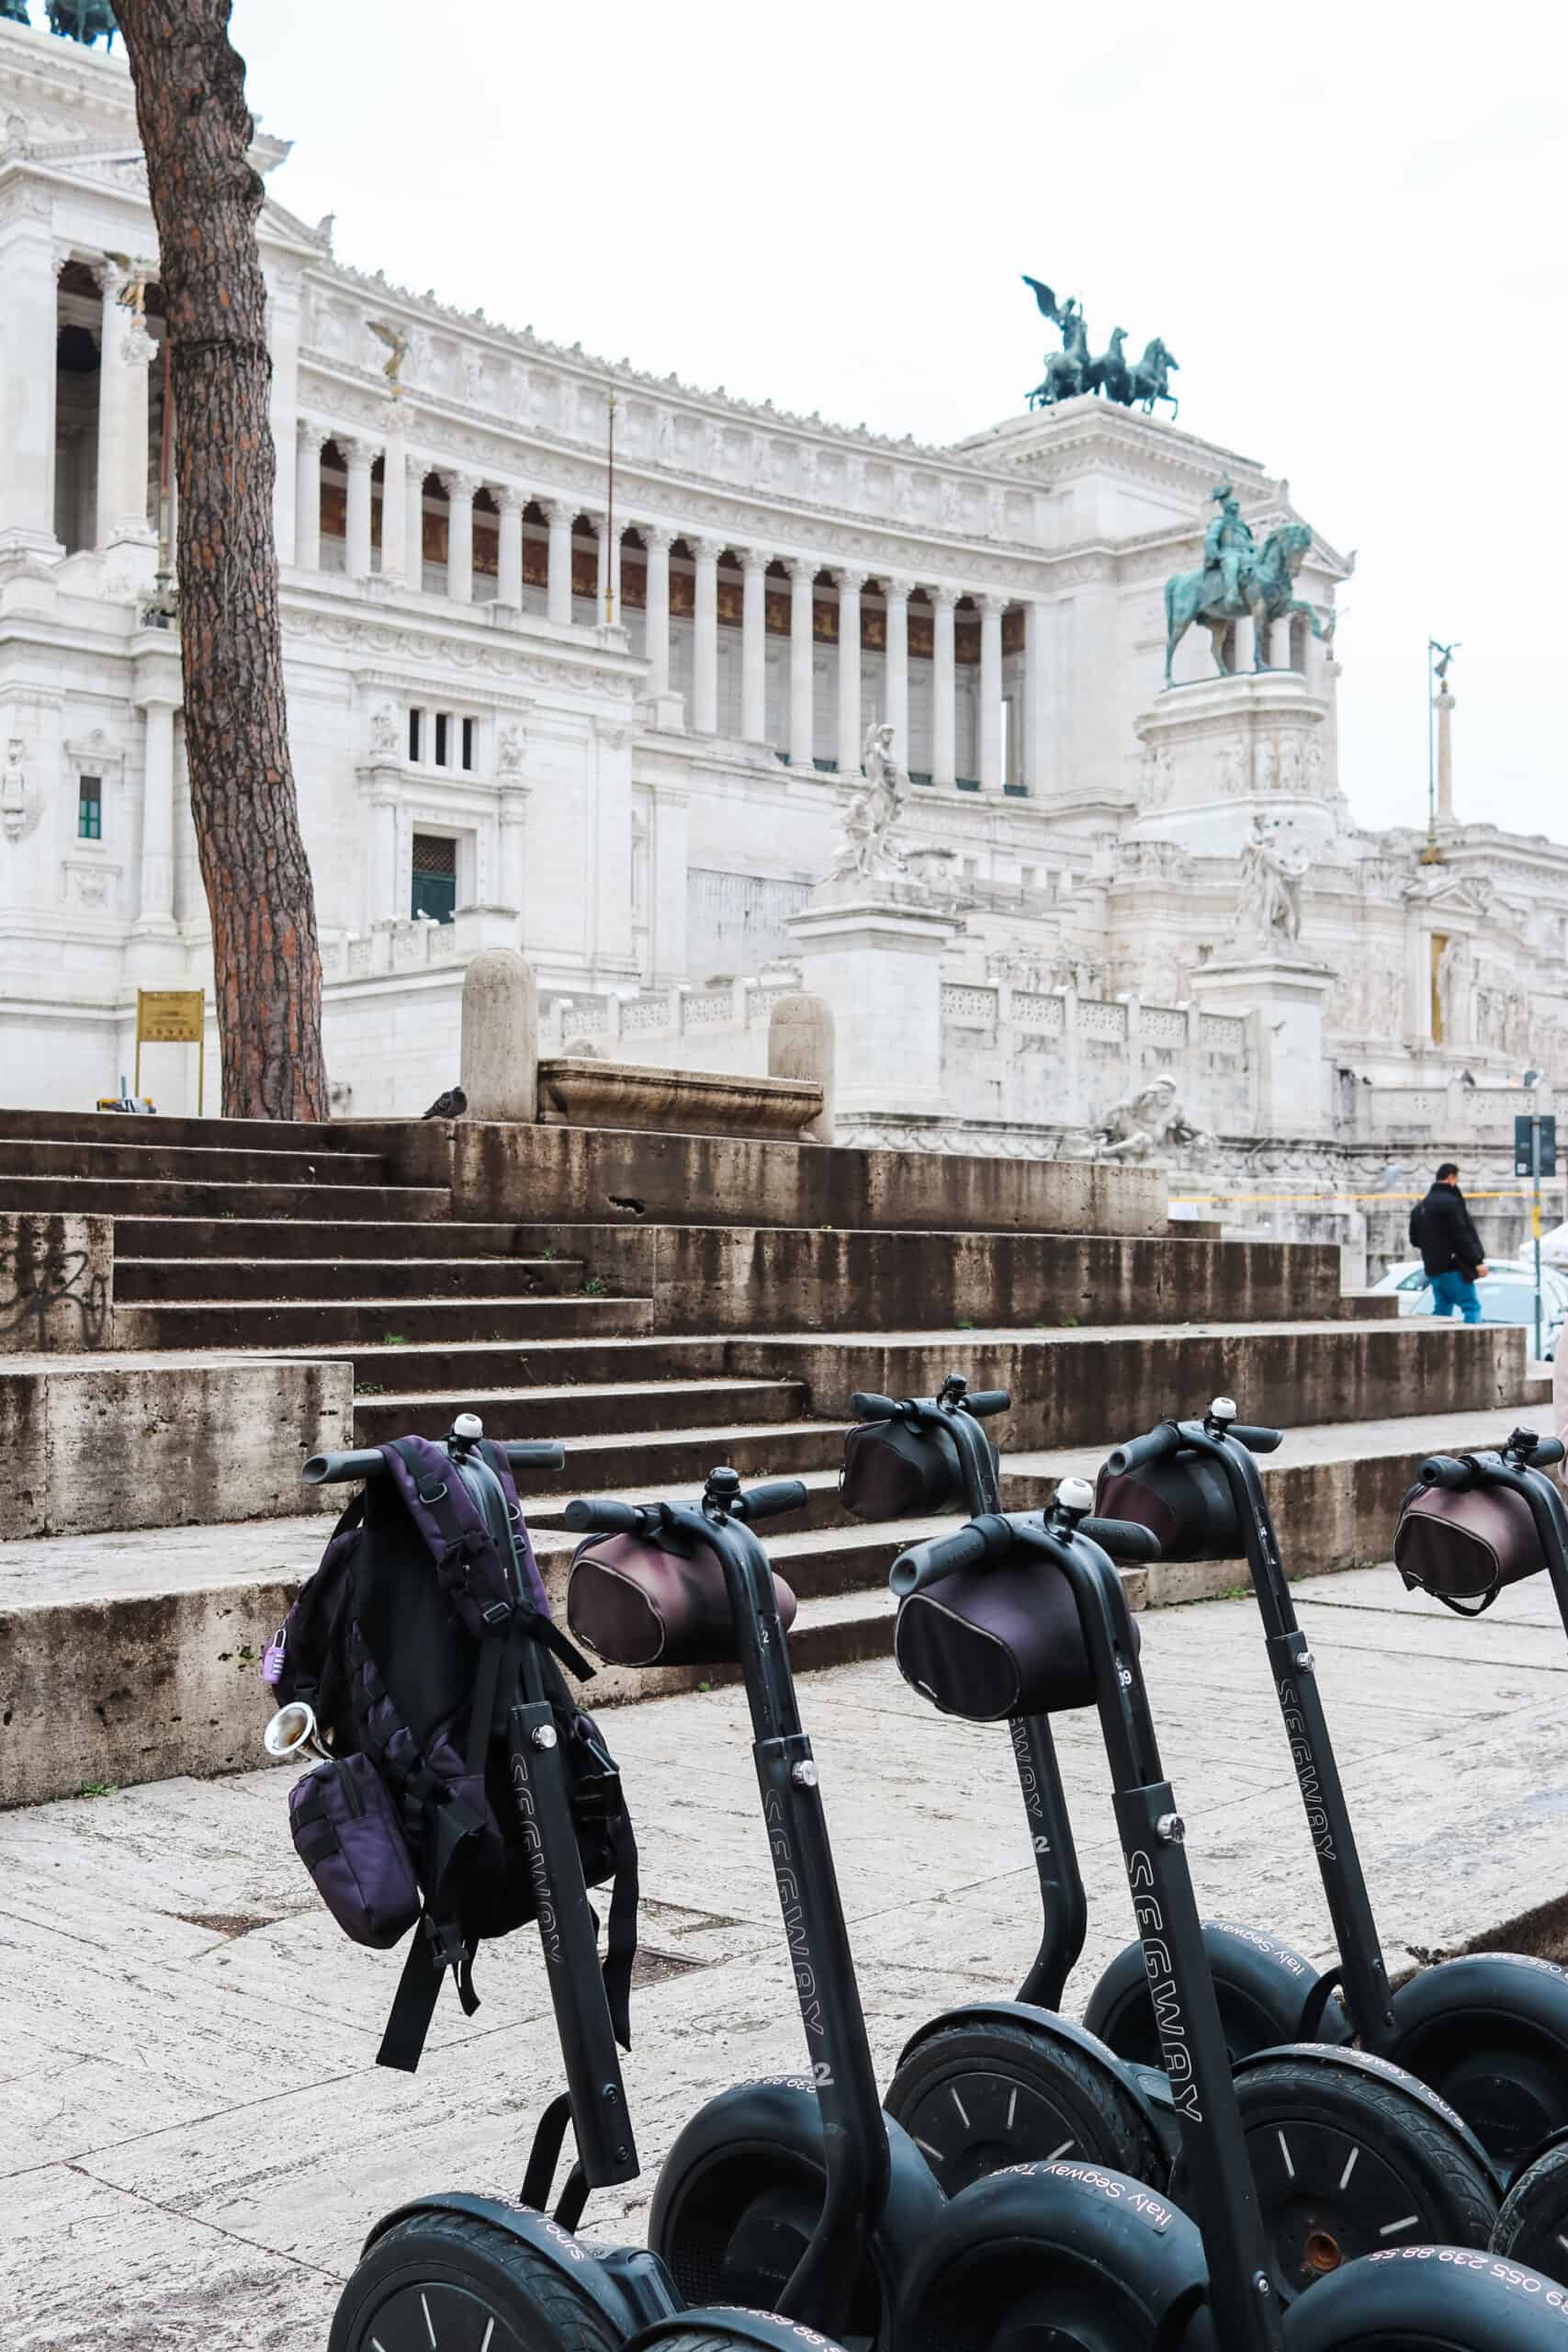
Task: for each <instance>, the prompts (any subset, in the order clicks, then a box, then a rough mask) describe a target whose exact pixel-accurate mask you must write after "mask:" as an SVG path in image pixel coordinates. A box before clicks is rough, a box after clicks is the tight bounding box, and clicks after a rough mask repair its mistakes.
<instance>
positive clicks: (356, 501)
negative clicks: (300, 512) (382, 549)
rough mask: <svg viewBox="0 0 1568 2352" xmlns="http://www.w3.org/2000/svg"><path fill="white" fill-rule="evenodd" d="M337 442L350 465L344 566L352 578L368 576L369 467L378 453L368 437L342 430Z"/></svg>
mask: <svg viewBox="0 0 1568 2352" xmlns="http://www.w3.org/2000/svg"><path fill="white" fill-rule="evenodd" d="M337 446H338V447H339V448H340V449H341V450H342V451H343V458H344V465H345V466H346V467H347V469H348V503H347V519H346V521H345V523H344V542H345V544H344V570H345V571H347V573H348V576H349V578H350V579H351V580H367V579H368V578H369V576H370V469H371V466H372V465H373V464H374V462H375V454H376V453H375V451H374V450H373V449H372V448H371V447H370V444H369V443H368V441H358V440H349V439H346V438H345V437H344V435H341V434H340V435H338V445H337Z"/></svg>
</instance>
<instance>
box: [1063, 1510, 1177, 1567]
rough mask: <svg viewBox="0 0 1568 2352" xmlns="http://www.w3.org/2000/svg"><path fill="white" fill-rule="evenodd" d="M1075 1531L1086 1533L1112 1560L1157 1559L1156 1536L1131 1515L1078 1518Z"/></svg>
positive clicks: (1092, 1542) (1158, 1553)
mask: <svg viewBox="0 0 1568 2352" xmlns="http://www.w3.org/2000/svg"><path fill="white" fill-rule="evenodd" d="M1073 1532H1074V1534H1075V1535H1087V1536H1088V1537H1089V1542H1090V1543H1091V1544H1099V1546H1100V1550H1101V1551H1102V1552H1109V1553H1110V1555H1111V1558H1112V1559H1113V1560H1157V1559H1158V1558H1159V1556H1160V1549H1159V1537H1158V1536H1157V1535H1156V1533H1155V1532H1154V1529H1153V1528H1152V1527H1144V1526H1141V1525H1140V1524H1139V1522H1138V1521H1136V1520H1135V1519H1080V1520H1079V1521H1078V1523H1077V1527H1076V1528H1075V1529H1074V1530H1073Z"/></svg>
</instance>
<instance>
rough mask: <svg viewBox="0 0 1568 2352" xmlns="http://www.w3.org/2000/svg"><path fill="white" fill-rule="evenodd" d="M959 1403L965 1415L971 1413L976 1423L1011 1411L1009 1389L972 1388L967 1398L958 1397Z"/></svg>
mask: <svg viewBox="0 0 1568 2352" xmlns="http://www.w3.org/2000/svg"><path fill="white" fill-rule="evenodd" d="M959 1402H960V1404H961V1405H962V1406H963V1408H964V1411H965V1412H966V1413H973V1414H974V1416H975V1418H976V1420H977V1421H983V1420H987V1419H989V1417H990V1415H991V1414H993V1413H1007V1412H1010V1411H1011V1409H1012V1391H1011V1389H1010V1388H972V1389H971V1390H970V1391H969V1394H968V1396H967V1397H960V1399H959Z"/></svg>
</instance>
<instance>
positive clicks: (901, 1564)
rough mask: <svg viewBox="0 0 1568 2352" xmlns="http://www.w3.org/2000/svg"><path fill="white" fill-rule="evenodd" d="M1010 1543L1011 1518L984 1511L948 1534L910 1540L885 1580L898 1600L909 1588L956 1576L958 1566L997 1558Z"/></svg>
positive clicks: (919, 1588)
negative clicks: (982, 1515) (913, 1541)
mask: <svg viewBox="0 0 1568 2352" xmlns="http://www.w3.org/2000/svg"><path fill="white" fill-rule="evenodd" d="M1012 1543H1013V1532H1012V1523H1011V1521H1010V1520H1008V1519H1005V1518H1003V1517H1002V1516H1001V1514H1000V1513H999V1512H987V1515H986V1517H985V1518H984V1519H972V1520H971V1521H970V1522H969V1524H968V1526H967V1527H960V1528H958V1529H957V1530H955V1532H953V1534H952V1535H932V1536H929V1537H928V1538H927V1540H926V1542H925V1543H923V1544H910V1546H909V1548H908V1551H907V1552H900V1553H899V1555H898V1557H897V1559H896V1560H895V1561H894V1563H893V1566H892V1567H891V1568H890V1569H889V1571H888V1576H887V1581H888V1584H889V1586H890V1587H891V1588H892V1589H893V1591H894V1592H896V1593H897V1596H898V1598H899V1600H908V1598H909V1595H910V1594H911V1593H912V1592H924V1591H925V1589H926V1588H927V1586H928V1585H933V1584H941V1582H942V1578H943V1577H951V1576H956V1575H957V1573H958V1571H959V1569H960V1568H977V1567H979V1566H981V1565H982V1563H983V1562H985V1561H987V1560H994V1559H999V1558H1000V1556H1001V1555H1002V1554H1003V1553H1004V1552H1007V1551H1009V1550H1010V1549H1011V1546H1012Z"/></svg>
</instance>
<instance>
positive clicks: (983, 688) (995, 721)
mask: <svg viewBox="0 0 1568 2352" xmlns="http://www.w3.org/2000/svg"><path fill="white" fill-rule="evenodd" d="M329 439H331V440H333V441H334V442H335V444H336V447H337V448H338V449H339V451H340V452H341V453H342V456H343V458H344V465H345V467H346V469H347V476H348V492H347V500H346V521H345V531H346V568H347V571H348V573H349V576H350V577H351V578H356V579H357V578H363V577H364V576H366V575H367V573H368V572H369V571H370V569H371V484H370V477H371V469H372V467H373V465H374V463H375V460H376V458H377V457H378V455H381V454H383V452H382V451H381V449H380V448H379V447H378V445H374V444H372V443H370V442H368V441H365V440H360V439H355V438H354V437H353V436H350V435H344V434H333V435H329V434H328V433H326V432H324V431H323V430H322V429H321V427H320V426H316V425H305V424H302V425H301V426H300V452H299V458H300V462H299V475H298V482H299V511H298V515H297V518H296V541H295V553H296V560H297V561H298V562H299V564H300V565H302V566H303V567H304V568H305V569H306V570H312V569H315V568H317V567H319V565H320V562H321V451H322V449H323V448H324V447H325V446H326V443H327V441H328V440H329ZM384 460H385V462H384V469H383V481H382V490H381V502H382V503H381V570H382V571H383V573H384V574H387V575H389V576H392V577H401V578H403V579H405V580H406V581H407V582H409V583H410V585H412V586H414V587H417V586H418V585H419V584H420V582H421V581H422V579H423V561H424V553H423V539H424V514H423V497H424V483H425V481H426V479H427V476H428V475H429V474H430V473H431V472H432V471H434V472H436V474H437V478H438V480H439V481H441V483H442V485H443V487H444V488H445V490H446V498H447V555H446V594H447V595H448V596H449V597H451V598H452V599H453V601H454V602H455V603H457V604H464V605H466V604H469V603H471V602H472V601H473V594H474V574H473V545H474V499H475V496H476V494H477V492H478V491H479V488H480V486H481V478H480V477H479V475H477V474H470V473H465V472H462V471H457V470H453V469H446V468H442V469H434V468H431V467H429V466H427V465H426V463H425V461H424V459H423V458H410V457H408V456H406V454H405V453H404V451H403V450H402V448H401V447H400V446H399V445H397V444H396V443H391V444H389V445H388V446H387V447H386V448H385V451H384ZM491 494H492V496H493V497H494V499H495V502H496V504H497V507H498V509H499V519H500V549H499V557H498V578H497V583H496V595H497V601H498V602H499V603H500V604H502V605H510V606H512V607H513V608H515V609H520V608H521V605H522V602H523V510H524V508H525V505H529V504H532V505H533V506H535V507H536V509H537V510H539V511H542V512H543V513H544V515H545V516H546V519H547V527H548V533H549V549H548V569H547V591H546V612H547V617H548V618H549V619H550V620H551V621H552V622H555V623H558V624H563V625H564V624H568V623H570V620H571V617H572V572H571V542H572V528H573V525H574V524H575V522H576V520H577V516H578V515H579V513H580V512H581V511H582V510H581V509H580V508H579V507H578V506H577V505H576V504H575V503H573V502H572V501H570V499H560V498H555V499H551V498H539V499H529V498H528V497H526V495H525V492H523V491H521V490H520V489H517V488H516V487H514V486H513V485H511V484H506V485H502V486H500V487H494V486H491ZM626 527H628V528H635V529H636V530H637V534H638V536H639V537H640V538H641V539H642V542H643V546H644V548H645V550H646V554H647V562H648V575H647V593H646V607H645V616H646V651H647V660H648V664H649V690H650V692H651V693H652V694H653V695H667V694H668V693H669V691H670V553H671V548H672V547H673V545H674V542H675V538H676V536H677V535H676V534H675V533H674V532H673V531H671V530H668V529H665V528H663V527H661V526H659V525H656V524H651V523H637V524H635V525H628V526H626ZM680 536H681V537H682V538H683V540H684V544H685V545H686V547H687V548H689V549H690V550H691V554H692V559H693V564H694V572H695V582H694V610H693V645H692V694H691V709H690V713H689V718H690V723H691V726H692V728H693V729H694V732H696V733H697V734H699V735H714V734H716V733H717V732H718V560H719V557H720V556H721V555H722V554H723V553H724V552H725V551H726V549H727V548H728V547H729V546H730V543H729V542H728V541H726V540H722V539H717V538H712V537H701V536H694V535H693V534H692V533H690V532H686V533H683V534H682V535H680ZM598 545H599V561H598V579H597V589H598V604H597V608H598V611H599V612H600V613H601V614H604V613H611V614H614V615H615V616H617V617H618V616H619V613H620V602H621V541H620V537H619V536H618V535H616V536H615V537H612V536H611V535H610V533H609V532H608V530H607V529H606V528H605V527H604V523H603V519H602V518H600V527H599V531H598ZM733 552H735V553H736V554H738V555H739V560H740V568H741V580H742V590H741V655H740V668H741V692H740V731H741V734H742V735H743V736H744V737H745V738H746V739H747V740H748V741H753V742H764V741H767V733H768V724H767V705H766V694H767V668H766V594H767V590H766V581H767V575H768V571H769V564H770V559H769V558H768V557H767V556H765V555H763V554H761V552H759V551H758V550H756V549H754V548H738V549H733ZM785 565H786V570H787V571H788V575H789V582H790V632H789V722H788V741H787V744H786V745H784V746H781V748H783V749H787V752H788V754H789V759H790V763H791V764H792V765H793V766H798V767H807V768H808V767H809V766H810V765H811V763H812V756H813V746H814V672H815V658H816V639H815V631H814V626H813V605H814V602H815V592H816V585H817V581H818V576H819V573H820V571H821V570H822V567H821V565H820V564H819V563H818V561H817V560H814V559H813V558H812V557H809V556H795V557H792V558H788V559H786V560H785ZM872 576H873V575H870V574H868V573H865V572H863V571H855V570H852V569H839V570H836V571H831V572H830V574H829V577H830V578H831V579H832V581H833V582H834V584H835V585H836V587H837V589H838V594H839V667H838V678H837V693H836V705H837V727H836V729H835V733H836V741H837V758H838V765H839V768H840V771H841V772H842V773H845V774H853V773H855V772H856V771H857V770H858V769H859V767H860V763H861V750H862V743H863V734H864V713H863V696H862V686H861V592H862V590H863V588H864V587H865V585H866V582H867V580H868V578H870V577H872ZM880 585H881V588H882V592H883V596H884V601H885V604H886V655H885V716H886V718H887V720H888V721H889V722H890V723H891V725H892V727H893V729H894V740H895V742H896V745H897V748H898V750H899V752H900V754H901V755H902V754H904V753H905V752H907V747H908V729H909V598H910V595H911V594H912V593H913V591H914V588H915V585H916V583H915V582H914V581H913V580H908V579H897V578H888V577H886V576H884V577H882V578H881V580H880ZM927 594H928V596H929V599H930V604H931V616H932V623H933V645H932V670H931V715H932V725H931V739H932V740H931V778H932V782H933V783H935V784H938V785H952V784H953V783H955V782H956V779H957V707H958V698H957V670H956V638H955V614H956V611H957V605H958V600H959V594H960V592H959V591H958V590H957V589H955V588H953V587H949V586H944V585H942V584H936V585H933V586H931V587H929V588H928V590H927ZM1014 601H1015V600H1014V599H1012V598H1010V597H1008V596H1005V595H990V594H987V595H982V596H980V597H979V598H977V599H976V602H977V604H978V606H979V613H980V679H979V705H980V724H979V742H978V745H977V747H976V752H977V763H978V767H979V776H978V779H977V780H978V782H979V784H980V785H981V786H982V787H983V788H985V789H988V790H993V791H994V790H999V789H1000V786H1001V784H1002V781H1003V778H1002V716H1001V714H1002V615H1003V612H1004V610H1005V609H1006V607H1007V606H1008V605H1009V604H1010V603H1012V602H1014ZM1026 613H1027V618H1026V621H1025V644H1026V649H1027V650H1026V687H1025V696H1024V701H1025V711H1026V728H1025V743H1024V747H1023V761H1022V764H1023V771H1024V774H1025V775H1026V777H1027V778H1028V779H1029V780H1030V781H1034V780H1036V778H1037V777H1038V774H1039V762H1040V759H1041V756H1042V753H1043V725H1042V723H1041V714H1042V712H1043V705H1044V696H1045V692H1046V682H1045V675H1044V670H1045V661H1046V647H1047V640H1048V637H1049V632H1050V607H1049V606H1048V605H1045V604H1043V603H1032V604H1030V605H1027V606H1026Z"/></svg>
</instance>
